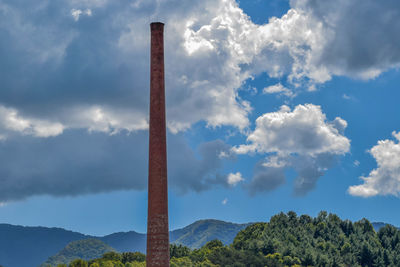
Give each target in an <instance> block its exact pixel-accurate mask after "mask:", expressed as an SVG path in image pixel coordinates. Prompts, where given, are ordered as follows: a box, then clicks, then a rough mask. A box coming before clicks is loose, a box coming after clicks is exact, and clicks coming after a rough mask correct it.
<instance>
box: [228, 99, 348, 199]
mask: <svg viewBox="0 0 400 267" xmlns="http://www.w3.org/2000/svg"><path fill="white" fill-rule="evenodd" d="M346 127H347V122H346V121H345V120H343V119H341V118H335V119H334V120H333V121H328V120H327V118H326V115H325V114H324V113H323V112H322V110H321V107H319V106H316V105H313V104H305V105H298V106H296V107H295V108H294V109H293V110H291V109H290V108H289V107H288V106H282V107H281V108H280V110H279V111H276V112H271V113H266V114H264V115H262V116H260V117H259V118H257V120H256V127H255V130H254V131H253V132H251V133H250V134H249V135H248V137H247V141H248V144H243V145H240V146H237V147H234V148H233V149H232V150H233V151H234V152H236V153H237V154H249V153H250V154H251V153H260V154H266V155H267V156H266V158H265V159H264V160H262V161H260V162H259V163H258V164H257V165H256V167H255V169H254V175H253V179H252V181H251V182H250V184H249V185H247V186H248V188H249V190H250V192H251V193H252V194H254V193H257V192H264V191H270V190H273V189H275V188H276V187H278V186H280V185H282V184H283V183H284V182H285V174H284V171H285V169H287V168H293V169H295V170H296V172H297V174H298V177H297V178H296V181H295V188H294V192H295V194H297V195H304V194H306V193H307V192H309V191H310V190H312V189H313V188H314V187H315V185H316V182H317V180H318V178H319V177H321V176H322V175H323V174H324V172H325V171H326V170H327V169H328V168H329V167H331V165H332V164H333V163H334V161H335V158H336V157H337V156H339V155H343V154H345V153H347V152H348V151H349V149H350V140H349V139H348V138H347V137H345V136H344V135H343V133H344V129H345V128H346Z"/></svg>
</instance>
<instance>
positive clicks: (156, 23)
mask: <svg viewBox="0 0 400 267" xmlns="http://www.w3.org/2000/svg"><path fill="white" fill-rule="evenodd" d="M160 24H161V25H164V23H163V22H159V21H156V22H152V23H150V25H160Z"/></svg>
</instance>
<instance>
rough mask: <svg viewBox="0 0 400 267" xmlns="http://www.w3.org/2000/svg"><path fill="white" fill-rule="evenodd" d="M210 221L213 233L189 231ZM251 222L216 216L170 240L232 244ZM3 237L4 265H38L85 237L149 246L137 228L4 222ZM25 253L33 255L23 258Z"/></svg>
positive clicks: (120, 245)
mask: <svg viewBox="0 0 400 267" xmlns="http://www.w3.org/2000/svg"><path fill="white" fill-rule="evenodd" d="M207 223H210V225H213V227H212V229H211V230H210V232H208V227H204V229H202V231H199V232H196V233H197V235H199V237H197V238H191V237H190V234H189V233H190V232H193V231H192V230H191V229H192V228H191V226H192V227H195V228H196V229H197V230H201V229H199V227H198V225H205V224H207ZM215 224H217V225H219V227H216V226H215ZM247 225H248V224H235V223H230V222H224V221H219V220H214V219H206V220H199V221H196V222H194V223H192V224H190V225H188V226H186V227H184V228H180V229H176V230H173V231H170V242H171V243H173V242H175V241H176V240H178V239H179V238H180V237H181V236H182V235H185V238H184V239H181V240H180V241H178V243H179V244H183V245H186V246H188V247H191V248H196V247H198V246H201V245H202V244H204V243H205V242H207V241H210V240H212V239H216V238H220V239H223V240H222V241H223V242H224V243H225V244H229V243H231V242H232V241H233V238H234V237H235V236H236V234H237V233H238V232H239V231H240V230H242V229H244V228H245V227H246V226H247ZM225 226H226V227H225ZM223 228H228V229H229V231H226V232H225V235H226V236H221V235H218V234H219V233H218V232H219V231H220V229H223ZM184 229H185V230H184ZM0 237H1V238H0V265H2V266H4V267H14V266H18V267H32V266H38V265H40V264H42V263H43V262H45V261H46V260H47V259H48V258H49V257H51V256H54V255H56V254H57V253H59V252H60V251H61V250H62V249H64V248H65V247H66V246H67V245H68V244H69V243H70V242H72V241H77V240H82V239H91V238H95V239H99V240H101V241H103V242H104V243H105V244H107V245H109V246H110V247H112V248H114V249H116V250H117V251H119V252H128V251H139V252H142V253H143V252H145V248H146V246H145V245H146V234H143V233H138V232H136V231H128V232H117V233H112V234H109V235H105V236H92V235H86V234H82V233H79V232H74V231H71V230H66V229H63V228H59V227H43V226H18V225H12V224H5V223H1V224H0ZM192 242H193V243H192ZM21 253H22V254H23V255H29V256H28V257H20V255H21Z"/></svg>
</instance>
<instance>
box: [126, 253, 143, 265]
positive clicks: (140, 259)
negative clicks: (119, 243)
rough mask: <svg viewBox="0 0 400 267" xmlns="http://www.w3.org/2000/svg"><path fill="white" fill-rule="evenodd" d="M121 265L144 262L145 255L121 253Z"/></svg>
mask: <svg viewBox="0 0 400 267" xmlns="http://www.w3.org/2000/svg"><path fill="white" fill-rule="evenodd" d="M121 256H122V263H127V262H133V261H137V262H144V261H145V260H146V255H144V254H143V253H140V252H123V253H122V255H121Z"/></svg>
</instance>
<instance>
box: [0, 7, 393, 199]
mask: <svg viewBox="0 0 400 267" xmlns="http://www.w3.org/2000/svg"><path fill="white" fill-rule="evenodd" d="M331 2H332V1H323V0H316V1H312V0H293V1H291V9H290V10H289V11H288V12H287V14H285V15H284V16H282V17H281V18H271V19H270V20H269V22H268V23H267V24H265V25H256V24H254V23H252V22H251V20H250V18H249V17H248V16H247V15H246V14H244V13H243V11H242V10H241V9H240V8H239V7H238V4H237V3H236V2H235V1H234V0H204V1H186V0H165V1H155V0H154V1H152V0H146V1H143V0H136V1H113V0H71V1H42V2H41V3H38V2H37V1H22V0H3V1H1V2H0V58H1V60H0V71H1V73H2V75H1V76H0V85H1V90H0V140H2V143H1V145H2V146H4V148H7V149H5V150H2V151H1V152H0V157H2V158H3V159H4V160H6V159H8V156H9V155H12V153H11V152H12V151H18V149H20V151H21V153H27V154H28V155H29V153H32V152H29V151H36V156H37V155H39V154H40V153H44V154H43V157H46V155H47V157H49V158H50V156H49V155H53V154H54V153H55V152H56V150H54V151H53V152H52V153H50V152H49V151H50V150H51V149H50V148H49V147H47V146H48V143H47V142H49V143H52V144H53V146H52V147H53V148H54V149H55V148H57V149H60V151H61V152H60V153H61V155H63V154H64V153H66V155H65V158H66V159H67V160H66V161H65V162H67V163H68V162H69V161H71V162H75V161H74V159H75V157H73V156H72V155H73V154H71V153H72V152H68V153H67V152H62V151H63V150H62V149H63V148H64V146H65V144H69V143H68V142H64V141H65V140H64V138H65V139H68V138H71V137H70V136H71V135H72V134H73V133H74V134H75V135H77V136H75V138H76V139H77V140H76V141H69V142H70V143H71V147H75V148H77V149H83V147H84V146H86V145H87V146H88V147H87V149H91V147H89V145H90V144H91V141H88V139H89V137H93V136H97V134H99V133H98V132H101V133H106V134H110V135H113V137H115V138H116V137H120V138H121V140H122V139H124V137H121V136H122V135H119V134H118V133H120V132H124V133H125V132H129V133H130V134H131V135H129V137H132V138H134V139H135V138H139V139H140V136H142V134H143V133H142V132H141V130H144V129H147V127H148V119H147V114H148V98H149V97H148V96H149V95H148V88H149V83H148V78H149V23H150V22H151V21H155V20H161V21H163V22H165V23H166V29H165V32H166V35H165V52H166V58H165V59H166V61H165V62H166V79H167V80H166V83H167V84H166V85H167V86H166V88H167V109H168V110H167V115H168V126H169V129H170V130H171V131H172V132H174V133H177V132H179V131H182V130H185V129H188V128H189V127H190V126H191V125H193V124H194V123H196V122H198V121H205V122H206V124H207V125H208V126H211V127H215V126H220V125H230V126H234V127H237V128H239V129H245V128H246V127H248V126H249V120H248V114H249V112H251V110H252V107H251V103H249V102H247V101H244V100H243V99H241V98H240V97H239V90H240V89H241V86H242V85H243V83H244V82H245V81H246V80H247V79H248V78H251V77H254V76H255V75H257V74H260V73H264V72H265V73H267V74H268V75H269V76H270V77H276V78H280V80H282V81H283V82H284V84H285V86H287V87H288V88H289V89H290V90H293V91H294V94H296V93H297V92H296V90H301V88H303V87H307V88H308V89H309V90H314V89H315V88H316V87H315V86H316V85H317V84H319V83H323V82H325V81H327V80H329V79H331V77H332V75H346V76H351V77H356V78H365V79H368V78H373V77H376V76H377V75H379V74H380V73H381V72H382V71H385V70H387V69H389V68H392V67H396V66H398V64H399V61H400V59H399V58H400V57H399V55H400V52H399V51H400V46H399V45H398V44H399V38H400V37H399V36H398V34H397V33H398V32H399V30H400V24H399V22H398V19H397V18H398V17H399V16H398V15H399V5H400V4H399V3H398V1H394V0H388V1H383V2H379V3H378V2H377V1H373V0H354V1H345V0H340V1H335V2H334V3H333V2H332V3H331ZM355 10H356V11H357V12H354V11H355ZM383 29H384V30H383ZM289 89H288V90H289ZM270 90H272V89H270ZM274 90H275V91H276V89H274ZM284 109H285V108H284ZM302 109H305V110H309V112H310V113H311V114H310V115H315V114H317V113H318V109H315V108H314V109H313V108H310V107H309V106H307V105H305V106H303V108H299V111H298V112H301V110H302ZM296 110H297V109H296ZM296 110H295V111H293V112H289V111H287V112H286V113H296V112H297V111H296ZM312 110H314V111H312ZM319 112H320V110H319ZM277 114H281V115H282V116H283V117H282V120H283V121H284V122H286V123H287V125H288V127H289V126H291V127H292V130H293V129H294V128H293V127H294V126H301V124H299V125H297V124H296V122H295V121H294V120H291V118H290V116H288V115H285V111H281V112H277ZM305 114H308V113H307V112H305ZM317 115H318V114H317ZM316 119H317V122H320V121H321V120H322V121H324V123H325V124H322V125H318V126H321V128H320V129H321V131H322V132H318V133H316V132H308V131H307V130H308V129H305V128H300V132H299V134H298V136H291V135H290V134H288V133H287V132H285V129H284V127H283V128H279V126H276V125H274V124H273V123H272V122H269V121H268V120H269V118H268V117H267V118H266V119H265V123H267V126H268V127H270V128H271V129H272V130H276V131H278V132H279V133H280V134H286V137H287V138H292V141H293V142H295V143H293V144H286V143H284V142H282V141H279V138H276V137H271V136H269V138H270V139H268V140H267V142H268V146H269V145H272V146H273V149H270V148H268V147H267V146H266V144H263V142H262V141H260V140H261V139H260V140H258V139H259V138H263V136H262V133H261V135H260V136H259V135H258V134H259V133H258V132H257V130H256V131H255V132H254V134H253V137H252V138H254V140H251V139H249V142H253V143H251V144H249V145H245V146H240V147H239V148H240V149H241V150H242V153H249V152H252V151H254V152H259V153H273V154H276V156H277V157H278V158H276V160H274V159H273V158H271V157H269V158H268V159H267V161H265V162H262V163H260V166H262V167H260V171H257V170H258V169H257V170H255V173H258V174H259V175H258V176H257V175H255V177H260V178H259V181H263V180H264V178H262V177H269V176H268V173H267V174H265V172H264V171H262V170H265V168H275V169H274V170H276V169H277V168H278V169H279V168H283V169H284V168H287V167H288V166H292V167H295V166H300V165H301V164H296V160H294V158H296V159H299V158H304V159H306V162H307V164H309V165H310V166H311V167H310V168H305V169H304V171H302V172H300V169H298V170H299V174H300V175H302V176H301V177H303V176H304V177H308V178H304V179H303V178H302V179H300V178H299V180H298V183H296V188H297V187H298V188H300V189H299V192H300V191H301V190H302V189H304V188H311V187H312V186H313V184H314V183H313V182H312V181H315V179H314V180H312V179H310V178H309V176H308V175H307V173H313V175H314V176H313V177H316V176H317V175H319V174H320V173H322V171H323V169H324V168H326V167H325V166H328V165H329V164H327V162H328V160H327V161H326V162H325V161H324V162H323V163H321V162H320V160H321V157H322V155H327V156H326V157H327V158H328V159H330V157H331V156H332V155H340V154H343V153H345V152H346V151H347V150H348V147H347V145H346V138H344V137H343V136H342V131H343V130H344V128H345V127H346V124H345V122H344V121H343V120H341V119H336V120H334V121H331V122H325V118H322V117H318V116H317V117H316ZM260 120H261V119H260ZM261 121H263V120H261ZM301 122H304V123H305V124H306V125H309V123H310V122H308V121H307V119H304V121H301ZM260 123H261V122H260ZM268 123H271V125H268ZM324 131H326V132H324ZM336 131H337V133H336ZM87 132H90V133H91V135H89V134H88V133H87ZM77 133H79V134H77ZM306 133H307V134H314V135H313V136H314V137H315V138H316V140H309V139H310V138H308V137H306V136H305V134H306ZM64 135H65V136H64ZM36 137H40V138H36ZM35 138H36V139H37V140H33V139H35ZM46 138H47V139H46ZM102 138H106V137H102ZM102 138H100V137H98V138H94V139H93V142H97V143H96V145H94V144H93V145H92V146H93V147H96V146H98V147H102V146H103V142H106V141H103V139H102ZM25 139H26V141H24V140H25ZM8 140H9V141H8ZM15 140H19V141H18V142H17V141H15ZM332 140H335V142H336V141H337V142H338V143H335V142H333V141H332ZM58 142H59V143H58ZM74 142H75V143H74ZM83 142H86V143H87V144H84V145H82V143H83ZM132 142H133V141H132ZM177 142H178V141H177ZM22 143H24V144H25V146H24V147H23V149H22V148H21V145H20V144H22ZM143 143H145V142H143ZM132 144H135V143H134V142H133V143H132ZM178 144H181V145H182V146H183V144H182V143H179V142H178ZM117 147H118V146H116V148H115V149H117ZM183 147H184V146H183ZM205 147H207V149H205V151H204V155H203V154H201V153H200V154H201V157H202V158H201V159H198V158H197V157H196V156H195V153H194V154H191V153H192V152H190V151H191V150H190V149H188V148H187V147H186V148H183V151H186V152H187V154H186V155H187V156H188V157H190V158H192V159H193V160H196V161H193V162H196V163H193V164H192V165H191V163H190V162H185V164H181V165H179V164H178V165H176V166H180V167H179V168H183V169H179V170H177V173H181V174H182V175H177V176H176V177H178V178H172V179H177V181H180V182H181V184H182V185H181V186H180V187H179V186H177V188H179V190H181V191H182V192H186V191H187V190H191V189H194V190H197V191H201V190H205V189H208V188H210V186H211V185H212V184H223V185H225V186H227V176H224V175H218V173H216V172H217V170H218V169H219V167H218V166H220V164H221V161H222V160H223V157H221V155H225V154H226V153H228V152H225V150H226V149H227V148H226V147H224V145H221V144H218V142H216V143H210V144H208V145H205ZM200 148H201V147H200ZM200 148H199V149H200ZM49 149H50V150H49ZM93 149H94V151H96V149H95V148H93ZM121 149H122V148H121ZM185 149H186V150H185ZM213 149H214V150H213ZM7 151H8V152H7ZM46 151H47V152H46ZM57 151H58V150H57ZM210 151H214V152H216V151H219V152H220V154H218V155H217V156H216V154H214V152H212V153H211V152H210ZM237 152H239V151H237ZM8 153H11V154H8ZM82 153H83V152H82ZM85 153H89V152H85ZM93 153H94V152H93ZM202 153H203V152H202ZM208 153H211V157H210V159H208V158H207V157H205V155H208ZM121 154H122V153H121ZM99 155H103V154H102V153H100V154H99ZM174 156H177V155H174ZM32 157H33V156H32ZM85 157H86V156H85ZM172 157H173V156H172ZM76 158H77V159H79V157H76ZM89 158H90V157H89ZM10 159H14V161H15V162H19V164H13V162H12V161H10V164H4V165H3V167H2V168H3V171H2V174H1V176H0V179H3V181H4V183H5V184H7V185H8V187H5V188H7V190H9V191H7V192H8V193H5V191H4V194H3V195H4V196H5V198H7V199H21V198H24V197H27V196H30V195H35V194H45V193H50V191H51V190H50V189H51V183H52V181H53V180H51V179H52V177H55V176H59V177H64V178H65V181H66V182H65V184H64V185H63V186H59V187H58V189H57V190H56V189H54V190H55V192H56V193H54V194H58V195H66V194H71V192H73V191H74V190H75V192H76V194H80V193H85V192H99V191H101V190H106V189H104V187H103V186H101V185H100V184H99V185H97V184H96V183H93V181H92V180H90V179H95V178H85V177H87V176H88V175H89V174H88V173H92V174H93V175H94V176H96V174H95V173H94V172H92V171H90V166H92V165H93V166H94V165H95V163H93V162H86V161H87V159H86V158H85V159H82V161H81V164H82V165H79V164H78V162H75V163H74V164H76V166H75V165H74V164H72V163H71V164H72V165H71V166H72V167H71V168H69V169H65V168H62V166H61V165H60V166H58V168H59V169H57V170H65V171H66V173H68V172H72V175H74V179H70V183H69V182H68V183H67V181H68V179H67V177H70V176H68V175H67V174H65V176H64V175H61V174H60V173H58V171H55V167H54V170H53V169H51V165H49V166H44V167H43V168H42V169H35V168H34V167H31V168H30V169H32V170H35V171H37V172H38V174H37V175H35V174H34V172H33V174H32V175H31V176H29V175H28V170H29V166H30V165H29V161H27V162H24V161H23V160H22V159H20V158H18V157H17V156H16V152H14V158H13V157H10ZM10 159H9V160H10ZM40 159H41V157H38V159H35V160H37V161H39V160H40ZM118 159H119V158H115V159H114V158H113V159H109V160H110V162H114V161H117V160H118ZM211 159H212V160H214V162H211ZM35 160H33V162H35ZM94 160H98V162H100V163H103V166H104V168H106V166H109V165H107V164H105V163H106V162H107V160H108V158H107V157H104V158H98V156H95V157H94ZM4 162H9V161H4ZM60 162H61V161H60ZM98 162H97V163H98ZM134 162H136V163H135V164H134V166H135V168H137V169H138V170H140V169H141V167H140V166H138V164H139V163H137V162H140V161H134ZM97 163H96V164H97ZM24 164H27V165H24ZM37 164H38V165H35V166H42V165H43V164H42V165H41V163H40V162H37ZM58 164H61V163H58ZM198 164H200V165H201V166H202V167H196V166H197V165H198ZM274 164H275V165H276V166H274ZM83 165H85V166H87V168H86V167H85V168H83V167H82V166H83ZM195 165H196V166H195ZM23 166H28V167H27V168H26V170H25V167H23ZM54 166H57V164H55V165H54ZM96 166H97V165H96ZM115 166H118V164H117V163H116V164H115ZM188 166H192V168H189V167H188ZM283 166H285V167H283ZM321 166H322V167H321ZM79 167H80V168H79ZM13 168H14V169H13ZM116 168H117V167H116ZM120 168H121V169H123V168H125V167H120ZM203 168H205V169H206V170H207V171H205V170H204V169H203ZM263 168H264V169H263ZM299 168H300V167H299ZM74 171H76V172H74ZM129 171H130V170H129ZM108 172H109V173H113V172H118V171H117V169H115V170H114V169H112V168H111V165H110V166H109V169H107V170H104V172H103V173H108ZM304 173H305V174H304ZM59 174H60V175H59ZM186 174H187V175H186ZM189 174H190V175H189ZM138 175H139V174H138ZM139 176H140V175H139ZM10 177H14V178H12V179H11V178H10ZM18 177H19V178H18ZM26 177H30V178H29V179H32V180H26V181H25V180H22V181H24V182H26V183H21V184H22V185H23V186H22V187H15V188H14V187H13V186H16V184H14V182H13V181H14V180H15V181H19V180H18V179H26ZM97 177H99V176H98V175H97ZM121 177H125V176H121ZM173 177H175V176H173ZM179 177H181V178H179ZM182 177H195V178H193V179H192V180H191V179H188V180H185V179H183V178H182ZM278 177H279V176H278ZM4 179H5V180H4ZM85 179H88V180H87V183H85V181H86V180H85ZM121 179H122V180H121ZM124 179H125V178H120V180H117V182H116V184H117V185H116V186H112V185H110V184H108V183H109V182H105V184H107V185H108V188H110V190H118V189H121V188H131V189H133V188H136V189H140V188H142V187H141V186H142V184H141V183H138V184H136V183H134V182H132V181H131V180H129V182H130V183H131V184H129V185H126V184H125V182H124V181H125V180H124ZM35 181H37V183H36V182H35ZM57 181H58V180H57ZM82 181H84V182H83V185H82V187H81V188H80V189H79V188H78V187H77V185H78V184H79V183H80V182H82ZM253 181H254V183H255V181H257V179H253ZM310 181H311V182H310ZM55 184H57V185H58V183H55ZM36 185H41V188H40V187H36ZM68 188H72V189H73V190H67V189H68ZM259 188H261V189H260V190H263V189H262V187H259ZM17 189H18V190H19V191H18V190H17ZM4 190H5V189H4ZM13 190H14V191H15V190H16V191H15V192H17V193H15V196H14V197H12V196H10V195H9V194H10V193H9V192H12V191H13ZM29 190H31V193H28V192H29ZM307 190H308V189H307ZM18 192H19V193H18ZM57 192H60V193H57ZM2 193H3V192H2ZM6 196H7V197H6ZM0 201H1V200H0Z"/></svg>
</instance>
